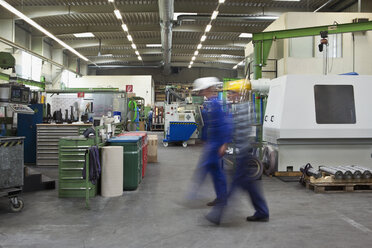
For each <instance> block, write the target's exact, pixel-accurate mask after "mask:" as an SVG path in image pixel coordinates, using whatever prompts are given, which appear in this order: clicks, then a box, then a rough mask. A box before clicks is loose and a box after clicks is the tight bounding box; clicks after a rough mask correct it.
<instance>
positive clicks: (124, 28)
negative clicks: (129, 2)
mask: <svg viewBox="0 0 372 248" xmlns="http://www.w3.org/2000/svg"><path fill="white" fill-rule="evenodd" d="M121 28H122V29H123V30H124V31H125V32H128V26H127V25H126V24H123V25H121Z"/></svg>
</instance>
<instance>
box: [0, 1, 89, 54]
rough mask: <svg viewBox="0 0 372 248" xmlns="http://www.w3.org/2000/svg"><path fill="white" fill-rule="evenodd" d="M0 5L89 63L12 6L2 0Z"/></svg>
mask: <svg viewBox="0 0 372 248" xmlns="http://www.w3.org/2000/svg"><path fill="white" fill-rule="evenodd" d="M0 5H1V6H3V7H4V8H6V9H7V10H9V11H10V12H12V13H13V14H15V15H16V16H18V17H19V18H21V19H23V20H24V21H25V22H27V23H28V24H30V25H31V26H33V27H34V28H36V29H38V30H39V31H41V32H42V33H44V34H45V35H47V36H49V37H50V38H52V39H53V40H55V41H56V42H57V43H58V44H60V45H61V46H63V47H64V48H66V49H67V50H69V51H70V52H72V53H73V54H75V55H77V56H78V57H80V58H82V59H83V60H85V61H89V59H87V58H86V57H85V56H83V55H82V54H80V53H79V52H78V51H76V50H75V49H73V48H72V47H71V46H69V45H67V44H66V43H65V42H63V41H61V40H60V39H58V38H57V37H56V36H54V35H53V34H52V33H50V32H49V31H48V30H46V29H45V28H43V27H42V26H40V25H39V24H37V23H36V22H35V21H33V20H31V19H30V18H29V17H27V16H26V15H24V14H23V13H21V12H20V11H18V10H17V9H15V8H14V7H13V6H12V5H10V4H8V3H7V2H5V1H4V0H0Z"/></svg>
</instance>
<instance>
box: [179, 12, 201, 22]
mask: <svg viewBox="0 0 372 248" xmlns="http://www.w3.org/2000/svg"><path fill="white" fill-rule="evenodd" d="M197 14H198V13H187V12H175V13H173V20H174V21H177V18H178V16H180V15H197Z"/></svg>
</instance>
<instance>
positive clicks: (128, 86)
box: [125, 85, 133, 93]
mask: <svg viewBox="0 0 372 248" xmlns="http://www.w3.org/2000/svg"><path fill="white" fill-rule="evenodd" d="M125 91H126V92H129V93H131V92H133V85H126V86H125Z"/></svg>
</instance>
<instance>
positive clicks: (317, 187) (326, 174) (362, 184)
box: [301, 164, 372, 193]
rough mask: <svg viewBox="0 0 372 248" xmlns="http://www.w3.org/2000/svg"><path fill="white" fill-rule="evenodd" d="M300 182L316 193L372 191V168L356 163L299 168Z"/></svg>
mask: <svg viewBox="0 0 372 248" xmlns="http://www.w3.org/2000/svg"><path fill="white" fill-rule="evenodd" d="M301 171H302V173H303V176H302V180H301V182H302V183H303V185H305V186H306V188H308V189H311V190H314V192H316V193H332V192H372V170H371V169H368V168H364V167H361V166H357V165H350V166H319V169H318V170H317V169H315V168H312V167H311V165H310V164H308V165H306V166H304V167H302V168H301Z"/></svg>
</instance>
